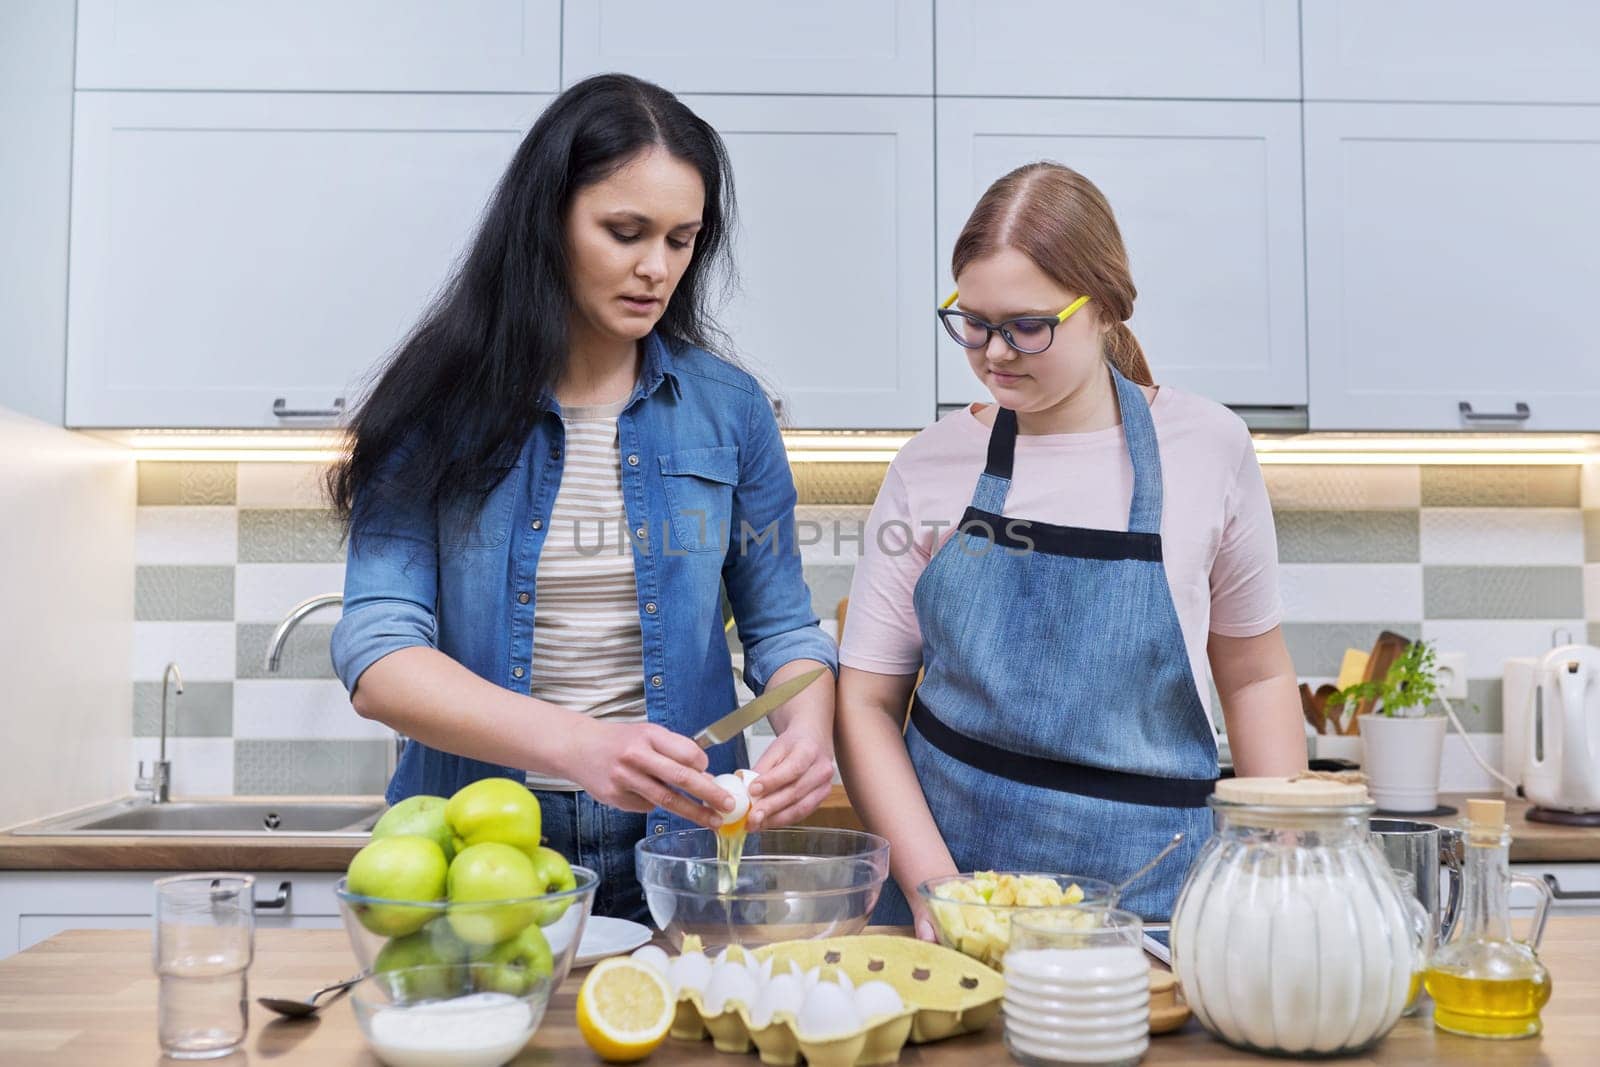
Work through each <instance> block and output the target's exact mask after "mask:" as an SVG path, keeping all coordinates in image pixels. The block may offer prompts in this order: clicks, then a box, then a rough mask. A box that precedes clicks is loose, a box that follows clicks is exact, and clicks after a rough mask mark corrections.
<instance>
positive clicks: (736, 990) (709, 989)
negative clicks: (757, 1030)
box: [704, 962, 759, 1015]
mask: <svg viewBox="0 0 1600 1067" xmlns="http://www.w3.org/2000/svg"><path fill="white" fill-rule="evenodd" d="M758 993H759V989H758V987H757V984H756V979H755V977H754V976H753V975H752V974H751V973H750V968H748V967H746V966H745V965H744V964H742V963H728V962H725V963H719V964H717V965H716V966H715V967H713V968H712V969H711V981H709V982H707V983H706V992H705V1000H704V1003H705V1008H706V1014H708V1015H721V1014H722V1013H723V1012H724V1011H726V1010H727V1009H729V1008H731V1007H732V1006H733V1005H735V1004H743V1005H744V1006H745V1007H746V1008H749V1007H752V1006H754V1004H755V1002H756V996H757V994H758Z"/></svg>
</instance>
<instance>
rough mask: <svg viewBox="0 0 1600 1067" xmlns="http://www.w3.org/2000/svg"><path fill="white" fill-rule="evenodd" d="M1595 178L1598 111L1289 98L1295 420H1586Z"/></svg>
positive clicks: (1597, 419) (1500, 425)
mask: <svg viewBox="0 0 1600 1067" xmlns="http://www.w3.org/2000/svg"><path fill="white" fill-rule="evenodd" d="M1597 188H1600V108H1538V107H1504V106H1502V107H1470V106H1464V105H1428V104H1419V105H1398V104H1308V105H1306V207H1307V219H1308V224H1307V259H1308V263H1309V275H1308V287H1307V288H1308V292H1309V312H1310V320H1309V321H1310V330H1309V333H1310V346H1311V426H1312V428H1313V429H1327V430H1496V429H1513V430H1515V429H1522V430H1592V429H1595V428H1596V427H1600V350H1597V347H1596V343H1595V335H1594V322H1593V314H1592V306H1593V303H1594V282H1595V279H1596V278H1597V277H1600V215H1597V214H1596V213H1595V211H1594V191H1595V189H1597ZM1464 403H1465V404H1469V405H1470V411H1471V414H1468V413H1466V412H1464V411H1463V409H1462V407H1461V405H1462V404H1464ZM1524 410H1525V411H1526V415H1525V416H1521V417H1519V413H1520V412H1522V411H1524ZM1484 416H1489V417H1490V418H1488V419H1486V418H1485V417H1484ZM1495 416H1504V418H1494V417H1495Z"/></svg>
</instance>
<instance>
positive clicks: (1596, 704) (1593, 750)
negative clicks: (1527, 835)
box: [1522, 645, 1600, 821]
mask: <svg viewBox="0 0 1600 1067" xmlns="http://www.w3.org/2000/svg"><path fill="white" fill-rule="evenodd" d="M1538 678H1539V690H1538V694H1537V697H1536V698H1535V700H1534V706H1533V714H1531V715H1529V716H1528V734H1527V743H1526V748H1525V749H1524V752H1525V753H1526V764H1525V766H1524V768H1523V774H1522V790H1523V792H1524V793H1525V794H1527V797H1528V799H1529V800H1531V801H1533V803H1534V804H1536V805H1538V809H1543V812H1538V811H1537V809H1536V812H1530V813H1529V816H1528V817H1529V818H1531V819H1535V820H1537V819H1538V818H1539V815H1540V814H1543V813H1548V812H1554V813H1557V814H1558V815H1559V813H1562V812H1571V813H1575V814H1577V815H1580V816H1582V815H1589V814H1591V813H1600V648H1595V647H1593V646H1592V645H1563V646H1562V647H1560V648H1556V649H1551V650H1550V651H1549V652H1547V653H1545V656H1544V658H1543V659H1542V660H1540V662H1539V671H1538ZM1545 821H1569V820H1565V819H1559V818H1557V819H1548V818H1547V819H1546V820H1545ZM1585 821H1587V820H1585Z"/></svg>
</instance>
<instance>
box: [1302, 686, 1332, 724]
mask: <svg viewBox="0 0 1600 1067" xmlns="http://www.w3.org/2000/svg"><path fill="white" fill-rule="evenodd" d="M1300 714H1302V715H1304V716H1305V717H1306V722H1308V723H1310V724H1311V729H1312V730H1314V731H1316V732H1317V733H1319V734H1321V733H1325V732H1326V720H1325V719H1324V718H1323V715H1322V708H1321V707H1320V706H1318V704H1317V700H1316V697H1315V696H1313V695H1312V693H1311V686H1309V685H1307V684H1306V683H1305V682H1301V683H1300Z"/></svg>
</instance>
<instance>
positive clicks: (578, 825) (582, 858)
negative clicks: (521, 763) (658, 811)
mask: <svg viewBox="0 0 1600 1067" xmlns="http://www.w3.org/2000/svg"><path fill="white" fill-rule="evenodd" d="M533 795H534V796H536V797H538V798H539V807H540V810H541V812H542V814H543V821H544V843H545V844H546V845H548V846H549V847H550V848H553V849H555V850H556V851H557V852H559V853H561V854H562V855H563V856H565V857H567V859H568V861H570V862H571V863H573V864H576V865H577V866H581V867H587V868H589V869H590V870H591V871H594V872H595V873H596V874H598V875H599V876H600V885H599V887H598V888H597V889H596V891H595V896H594V914H595V915H609V916H612V917H614V918H618V919H631V920H633V921H634V922H640V923H645V924H646V925H649V924H650V912H649V909H647V908H646V907H645V903H644V890H643V889H642V888H641V887H640V886H639V878H638V876H637V875H636V874H635V873H634V866H633V846H634V843H635V842H637V841H638V840H639V839H640V838H641V837H643V836H644V834H645V816H644V815H642V814H635V813H633V812H631V811H622V810H620V809H618V808H612V807H607V806H606V805H604V804H602V803H600V802H599V801H598V800H596V799H594V798H593V797H591V796H590V795H589V794H588V793H581V792H579V793H569V792H563V791H556V790H546V789H537V790H534V794H533Z"/></svg>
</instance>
